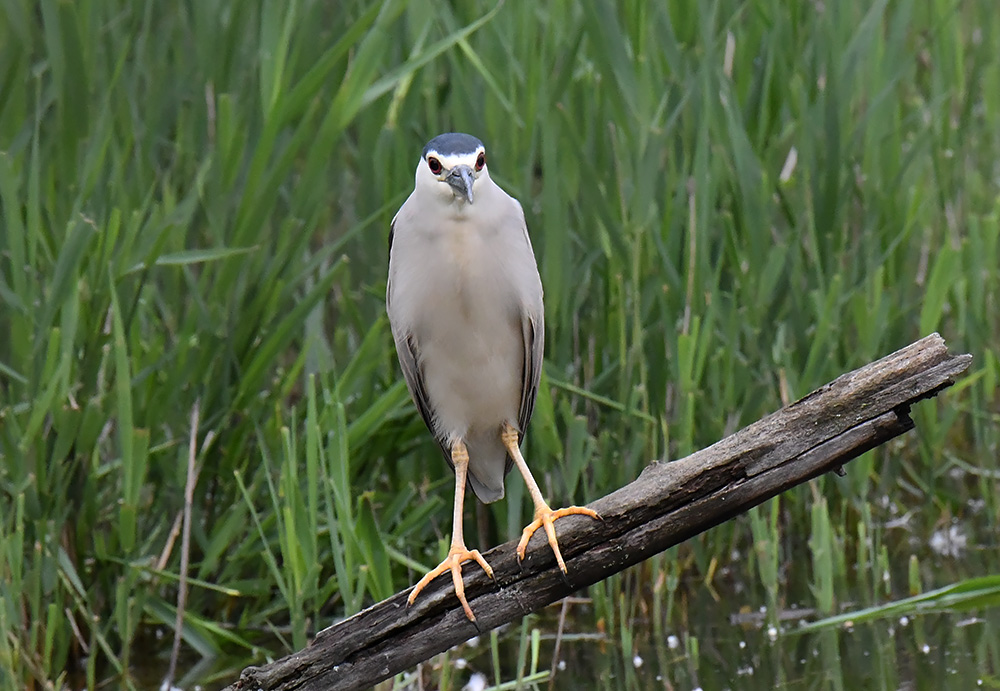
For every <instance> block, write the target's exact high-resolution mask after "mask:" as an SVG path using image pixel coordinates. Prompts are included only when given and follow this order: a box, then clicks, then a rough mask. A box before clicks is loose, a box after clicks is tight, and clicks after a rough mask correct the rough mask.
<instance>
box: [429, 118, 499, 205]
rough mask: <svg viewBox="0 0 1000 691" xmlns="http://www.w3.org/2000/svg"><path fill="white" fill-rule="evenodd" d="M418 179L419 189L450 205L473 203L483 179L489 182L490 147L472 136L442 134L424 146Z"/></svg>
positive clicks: (452, 133)
mask: <svg viewBox="0 0 1000 691" xmlns="http://www.w3.org/2000/svg"><path fill="white" fill-rule="evenodd" d="M416 177H417V187H418V188H422V189H426V190H428V191H430V192H431V193H433V194H434V195H435V197H436V198H440V199H442V200H443V201H445V202H446V203H455V202H457V203H459V204H471V203H472V201H473V199H474V198H475V197H474V194H473V193H474V192H475V190H476V189H477V183H478V182H479V180H480V179H485V180H488V179H489V173H488V172H487V171H486V147H485V146H483V143H482V142H481V141H479V140H478V139H476V138H475V137H473V136H472V135H470V134H461V133H458V132H449V133H447V134H439V135H438V136H436V137H434V139H432V140H430V141H429V142H427V146H425V147H424V152H423V155H422V156H421V157H420V163H419V164H417V176H416Z"/></svg>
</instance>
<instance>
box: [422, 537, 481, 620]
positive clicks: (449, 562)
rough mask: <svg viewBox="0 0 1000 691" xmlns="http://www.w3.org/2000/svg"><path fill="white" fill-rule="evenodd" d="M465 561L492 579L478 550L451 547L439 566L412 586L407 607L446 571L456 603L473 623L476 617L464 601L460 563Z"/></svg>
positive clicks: (463, 585) (461, 545)
mask: <svg viewBox="0 0 1000 691" xmlns="http://www.w3.org/2000/svg"><path fill="white" fill-rule="evenodd" d="M467 561H474V562H476V563H477V564H479V566H481V567H482V569H483V571H485V572H486V575H487V576H489V577H490V578H493V569H491V568H490V565H489V564H487V563H486V560H485V559H483V555H482V554H480V553H479V550H478V549H472V550H470V549H467V548H466V546H465V545H464V544H459V545H455V544H453V545H452V546H451V549H449V550H448V556H447V557H445V558H444V561H442V562H441V563H440V564H438V565H437V566H435V567H434V568H433V569H431V570H430V571H428V572H427V574H426V575H424V577H423V578H421V579H420V581H418V582H417V584H416V585H415V586H413V590H411V591H410V596H409V597H408V598H407V599H406V604H407V606H409V605H412V604H413V602H414V600H416V599H417V595H419V594H420V591H421V590H423V589H424V588H426V587H427V585H428V584H429V583H430V582H431V581H433V580H434V579H435V578H437V577H438V576H440V575H441V574H443V573H444V572H446V571H451V580H452V582H453V583H454V584H455V595H457V596H458V601H459V602H461V603H462V609H463V610H465V616H467V617H468V618H469V621H475V620H476V615H475V614H473V613H472V608H471V607H469V601H468V600H466V599H465V583H464V582H463V581H462V563H463V562H467Z"/></svg>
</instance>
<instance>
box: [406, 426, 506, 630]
mask: <svg viewBox="0 0 1000 691" xmlns="http://www.w3.org/2000/svg"><path fill="white" fill-rule="evenodd" d="M451 461H452V463H454V464H455V513H454V516H453V517H452V524H451V547H450V548H449V549H448V556H447V557H445V558H444V561H442V562H441V563H440V564H438V565H437V566H436V567H434V568H433V569H431V570H430V571H429V572H428V573H427V575H425V576H424V577H423V578H421V579H420V581H419V582H418V583H417V584H416V585H415V586H413V590H412V591H410V596H409V598H407V600H406V602H407V604H410V605H412V604H413V601H414V600H416V599H417V595H419V594H420V591H421V590H423V589H424V588H425V587H427V584H428V583H430V582H431V581H433V580H434V579H435V578H437V577H438V576H440V575H441V574H443V573H445V572H446V571H451V580H452V582H453V583H454V584H455V595H457V596H458V601H459V602H461V603H462V609H464V610H465V616H467V617H468V618H469V621H475V620H476V615H474V614H473V613H472V608H471V607H469V601H468V600H466V599H465V583H463V582H462V563H463V562H466V561H475V562H476V563H477V564H479V565H480V566H481V567H483V571H485V572H486V575H487V576H489V577H490V578H493V569H491V568H490V565H489V564H487V563H486V560H485V559H483V555H481V554H480V553H479V550H478V549H471V550H470V549H469V548H467V547H466V546H465V538H464V537H463V534H462V506H463V504H464V503H465V480H466V477H467V476H468V472H469V451H468V449H466V448H465V444H464V443H463V442H462V441H461V440H456V441H455V442H454V443H453V444H452V445H451Z"/></svg>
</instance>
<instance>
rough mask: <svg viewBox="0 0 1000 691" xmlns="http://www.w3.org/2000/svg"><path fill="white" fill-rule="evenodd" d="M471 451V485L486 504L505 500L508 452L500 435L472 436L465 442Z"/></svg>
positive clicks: (480, 499)
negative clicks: (504, 483) (504, 482)
mask: <svg viewBox="0 0 1000 691" xmlns="http://www.w3.org/2000/svg"><path fill="white" fill-rule="evenodd" d="M465 445H466V448H468V450H469V485H470V486H471V487H472V491H473V492H475V493H476V496H477V497H479V501H481V502H483V503H484V504H492V503H493V502H495V501H499V500H501V499H503V493H504V488H503V479H504V475H506V472H507V465H508V463H507V450H506V449H505V448H504V447H503V442H501V441H500V435H499V434H496V433H493V434H484V435H478V434H473V435H470V436H469V438H467V439H466V442H465Z"/></svg>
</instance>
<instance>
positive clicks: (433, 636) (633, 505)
mask: <svg viewBox="0 0 1000 691" xmlns="http://www.w3.org/2000/svg"><path fill="white" fill-rule="evenodd" d="M971 360H972V356H971V355H950V354H949V353H948V349H947V347H946V346H945V343H944V339H942V338H941V337H940V336H939V335H938V334H932V335H930V336H927V337H926V338H923V339H921V340H919V341H917V342H915V343H913V344H911V345H909V346H907V347H905V348H903V349H902V350H899V351H897V352H895V353H893V354H891V355H888V356H886V357H884V358H882V359H881V360H878V361H877V362H873V363H871V364H869V365H866V366H864V367H862V368H860V369H858V370H855V371H854V372H850V373H848V374H844V375H842V376H840V377H838V378H837V379H836V380H835V381H833V382H831V383H829V384H827V385H826V386H823V387H822V388H820V389H817V390H816V391H814V392H812V393H810V394H809V395H807V396H806V397H804V398H802V399H801V400H799V401H796V402H795V403H792V404H791V405H788V406H786V407H784V408H782V409H781V410H779V411H777V412H775V413H772V414H771V415H769V416H767V417H765V418H763V419H761V420H759V421H757V422H755V423H753V424H751V425H749V426H747V427H745V428H744V429H742V430H740V431H739V432H736V433H735V434H733V435H731V436H729V437H726V438H725V439H723V440H721V441H719V442H717V443H716V444H713V445H712V446H710V447H708V448H706V449H703V450H701V451H698V452H696V453H694V454H691V455H690V456H688V457H686V458H683V459H681V460H678V461H672V462H668V463H661V462H656V461H654V462H653V463H651V464H650V465H649V466H647V467H646V468H645V469H644V470H643V471H642V473H641V474H640V475H639V477H638V478H637V479H636V480H635V481H634V482H632V483H630V484H628V485H626V486H625V487H622V488H621V489H618V490H616V491H615V492H612V493H611V494H609V495H607V496H605V497H602V498H601V499H598V500H597V501H595V502H593V503H592V504H590V507H591V508H593V509H594V510H596V511H597V512H598V513H600V514H601V516H602V517H603V520H602V521H594V520H592V519H589V518H583V517H575V516H571V517H567V518H562V519H560V520H559V521H558V522H557V524H556V525H557V530H558V534H559V544H560V547H561V548H562V553H563V556H564V558H565V559H566V566H567V568H568V570H569V575H568V577H564V576H563V575H562V574H561V572H560V571H559V569H558V567H557V566H556V564H555V559H554V557H553V556H552V551H551V550H550V549H549V547H548V546H547V544H546V543H545V536H544V535H543V534H542V531H539V533H537V534H536V535H535V536H534V537H533V538H532V541H531V544H530V546H529V548H528V556H527V557H526V558H525V560H524V562H523V563H521V564H518V561H517V557H516V556H515V554H514V548H515V546H516V540H514V541H511V542H508V543H506V544H503V545H500V546H499V547H496V548H494V549H492V550H490V551H489V552H487V553H486V554H485V557H486V560H487V561H488V562H489V563H490V565H491V566H492V567H493V571H494V574H495V576H496V583H494V582H492V581H490V579H489V578H487V577H486V575H485V574H484V573H483V571H482V570H481V569H476V568H466V569H465V592H466V596H467V597H468V600H469V603H470V605H471V606H472V609H473V611H474V612H475V613H476V617H477V621H476V622H475V623H472V622H470V621H469V620H468V619H466V617H465V614H464V613H463V612H462V608H461V606H460V605H459V603H458V600H457V598H456V597H455V594H454V590H453V586H452V583H451V579H450V578H447V577H441V578H438V579H436V580H435V581H434V582H433V583H432V584H431V585H430V586H428V588H427V589H426V590H425V591H424V592H423V593H421V595H420V597H419V598H418V599H417V601H416V603H414V605H413V606H412V607H407V606H406V597H407V594H408V592H409V589H407V590H404V591H402V592H399V593H396V594H395V595H393V596H392V597H390V598H389V599H387V600H384V601H382V602H379V603H378V604H375V605H373V606H371V607H369V608H368V609H366V610H364V611H363V612H359V613H358V614H356V615H354V616H352V617H350V618H348V619H346V620H344V621H341V622H339V623H337V624H335V625H334V626H331V627H329V628H327V629H325V630H323V631H320V632H319V634H318V635H317V636H316V638H315V639H314V640H313V642H312V643H311V644H310V646H309V647H308V648H306V649H305V650H301V651H299V652H297V653H294V654H292V655H289V656H287V657H284V658H281V659H279V660H276V661H274V662H272V663H270V664H267V665H263V666H260V667H248V668H247V669H245V670H244V671H243V673H242V675H241V676H240V679H239V681H237V682H236V683H235V684H233V685H232V686H230V687H229V688H230V689H253V690H254V691H256V690H257V689H265V690H268V691H291V690H292V689H295V690H296V691H306V690H310V691H319V690H320V689H324V690H325V689H363V688H367V687H370V686H372V685H374V684H376V683H377V682H379V681H381V680H383V679H387V678H389V677H392V676H393V675H395V674H398V673H399V672H402V671H404V670H406V669H409V668H411V667H413V666H414V665H416V664H417V663H419V662H422V661H424V660H427V659H429V658H430V657H432V656H433V655H436V654H437V653H440V652H443V651H445V650H447V649H448V648H450V647H452V646H454V645H456V644H458V643H461V642H463V641H466V640H468V639H469V638H471V637H473V636H476V635H479V634H481V633H484V632H486V631H489V630H490V629H492V628H495V627H497V626H500V625H501V624H505V623H508V622H512V621H516V620H518V619H520V618H521V617H523V616H524V615H525V614H528V613H529V612H534V611H536V610H538V609H540V608H542V607H545V606H546V605H548V604H550V603H552V602H555V601H557V600H559V599H560V598H563V597H565V596H567V595H569V594H571V593H573V592H575V591H577V590H579V589H580V588H583V587H585V586H588V585H590V584H592V583H596V582H598V581H600V580H602V579H604V578H607V577H608V576H611V575H612V574H615V573H618V572H619V571H622V570H624V569H626V568H628V567H629V566H631V565H633V564H636V563H638V562H640V561H642V560H644V559H647V558H648V557H650V556H652V555H654V554H657V553H658V552H662V551H663V550H665V549H667V548H668V547H671V546H673V545H676V544H677V543H679V542H682V541H683V540H686V539H687V538H689V537H691V536H693V535H696V534H698V533H700V532H703V531H705V530H708V529H709V528H711V527H713V526H715V525H718V524H719V523H721V522H723V521H725V520H727V519H729V518H732V517H733V516H736V515H738V514H740V513H742V512H744V511H747V510H748V509H750V508H751V507H753V506H756V505H757V504H760V503H761V502H764V501H766V500H767V499H770V498H771V497H773V496H775V495H776V494H779V493H780V492H783V491H784V490H786V489H788V488H790V487H794V486H795V485H797V484H801V483H803V482H805V481H807V480H809V479H811V478H814V477H816V476H818V475H820V474H822V473H825V472H828V471H839V470H840V468H841V466H843V464H844V463H846V462H848V461H850V460H851V459H853V458H855V457H857V456H858V455H860V454H862V453H864V452H865V451H868V450H869V449H872V448H874V447H876V446H878V445H879V444H883V443H885V442H886V441H888V440H889V439H892V438H893V437H896V436H898V435H900V434H902V433H903V432H906V431H908V430H910V429H912V428H913V421H912V420H911V419H910V416H909V410H910V406H912V405H913V404H914V403H916V402H917V401H919V400H921V399H924V398H928V397H931V396H934V395H935V394H937V393H938V392H939V391H941V390H942V389H944V388H946V387H948V386H950V385H951V384H953V383H954V378H955V377H956V376H957V375H959V374H960V373H962V372H964V371H965V370H966V369H967V368H968V366H969V363H970V362H971Z"/></svg>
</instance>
